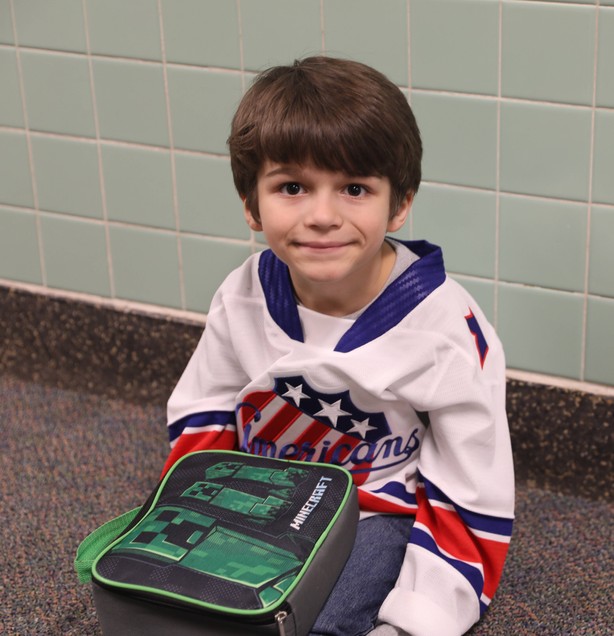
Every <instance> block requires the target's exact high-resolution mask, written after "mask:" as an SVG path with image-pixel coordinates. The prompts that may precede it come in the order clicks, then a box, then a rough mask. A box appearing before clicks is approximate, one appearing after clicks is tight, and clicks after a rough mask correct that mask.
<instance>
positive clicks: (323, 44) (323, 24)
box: [320, 0, 326, 55]
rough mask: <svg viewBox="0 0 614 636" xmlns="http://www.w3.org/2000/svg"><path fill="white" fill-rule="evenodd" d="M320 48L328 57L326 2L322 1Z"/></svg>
mask: <svg viewBox="0 0 614 636" xmlns="http://www.w3.org/2000/svg"><path fill="white" fill-rule="evenodd" d="M320 48H321V50H322V55H326V20H325V19H324V0H320Z"/></svg>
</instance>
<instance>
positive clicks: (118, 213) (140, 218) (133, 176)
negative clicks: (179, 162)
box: [102, 145, 175, 229]
mask: <svg viewBox="0 0 614 636" xmlns="http://www.w3.org/2000/svg"><path fill="white" fill-rule="evenodd" d="M102 165H103V169H104V184H105V191H106V195H107V212H108V215H109V219H111V220H112V221H123V222H125V223H136V224H138V225H147V226H153V227H161V228H168V229H174V228H175V216H174V212H173V192H172V180H171V160H170V154H169V152H168V151H153V150H148V149H145V148H128V147H123V146H108V145H104V146H103V148H102Z"/></svg>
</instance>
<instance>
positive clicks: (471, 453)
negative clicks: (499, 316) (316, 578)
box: [379, 316, 514, 636]
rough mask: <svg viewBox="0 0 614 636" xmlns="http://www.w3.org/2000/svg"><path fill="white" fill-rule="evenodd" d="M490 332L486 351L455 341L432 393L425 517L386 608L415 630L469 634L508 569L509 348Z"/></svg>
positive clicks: (389, 618) (425, 444)
mask: <svg viewBox="0 0 614 636" xmlns="http://www.w3.org/2000/svg"><path fill="white" fill-rule="evenodd" d="M472 319H473V320H475V317H473V316H472ZM470 328H471V326H470ZM488 340H489V343H488V344H489V349H488V351H487V354H486V356H485V357H484V356H483V355H478V356H477V359H476V358H472V354H473V353H475V351H474V352H472V351H471V349H470V348H469V347H468V348H467V349H466V350H460V351H459V350H458V348H457V347H453V346H451V347H450V348H449V349H448V351H447V353H446V354H445V355H442V358H441V359H440V360H439V361H438V365H437V367H438V369H439V371H438V373H439V377H438V378H437V379H436V380H435V381H434V382H433V389H432V393H431V395H430V396H428V397H427V398H426V400H425V405H424V407H425V410H428V413H429V420H430V421H429V425H428V428H427V431H426V434H425V436H424V439H423V441H422V448H421V449H420V456H419V461H418V485H417V489H416V500H417V507H418V509H417V513H416V520H415V523H414V526H413V528H412V531H411V535H410V539H409V544H408V546H407V549H406V555H405V560H404V562H403V565H402V568H401V572H400V575H399V578H398V580H397V583H396V586H395V587H394V588H393V590H392V591H391V592H390V594H389V595H388V597H387V598H386V600H385V601H384V603H383V605H382V607H381V610H380V615H379V618H380V620H382V621H384V622H387V623H390V624H392V625H396V626H398V627H400V628H401V629H403V630H404V631H405V632H407V633H408V634H410V635H411V636H439V635H445V636H460V635H461V634H464V633H465V632H466V631H467V630H468V629H469V628H470V627H471V626H472V625H473V624H474V623H475V622H476V621H478V620H479V618H480V616H481V615H482V614H483V612H484V611H485V610H486V608H487V607H488V604H489V603H490V600H491V598H492V597H493V595H494V593H495V590H496V589H497V586H498V584H499V579H500V577H501V573H502V570H503V565H504V561H505V557H506V554H507V550H508V546H509V541H510V537H511V531H512V523H513V511H514V474H513V463H512V453H511V443H510V437H509V430H508V425H507V417H506V412H505V363H504V359H503V352H502V350H501V346H500V344H499V343H498V340H497V339H496V336H495V335H494V332H491V334H489V337H488ZM477 344H478V347H477V352H478V354H479V353H480V346H479V344H480V343H477ZM483 351H484V348H483V347H482V352H483ZM476 360H477V361H476Z"/></svg>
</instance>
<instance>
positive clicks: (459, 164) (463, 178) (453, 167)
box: [412, 93, 497, 189]
mask: <svg viewBox="0 0 614 636" xmlns="http://www.w3.org/2000/svg"><path fill="white" fill-rule="evenodd" d="M412 107H413V109H414V112H415V115H416V119H417V120H418V125H419V126H420V131H421V133H422V141H423V145H424V161H423V178H424V179H425V180H427V181H439V182H443V183H451V184H456V185H466V186H477V187H481V188H493V189H494V188H495V185H496V175H497V106H496V104H495V102H494V100H492V101H491V100H488V99H480V98H473V97H462V96H453V95H434V94H426V93H414V94H413V101H412Z"/></svg>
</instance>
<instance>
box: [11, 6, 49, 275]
mask: <svg viewBox="0 0 614 636" xmlns="http://www.w3.org/2000/svg"><path fill="white" fill-rule="evenodd" d="M9 11H10V13H11V27H12V29H13V39H14V41H15V44H14V47H13V48H14V50H15V62H16V64H17V76H18V80H19V92H20V93H21V108H22V114H23V124H24V125H23V128H18V129H17V130H19V131H23V132H24V134H25V138H26V147H27V150H28V164H29V168H30V185H31V187H32V201H33V203H34V217H35V226H36V240H37V247H38V259H39V267H40V274H41V280H42V282H43V286H45V287H46V286H47V267H46V261H45V246H44V243H43V228H42V223H41V216H40V203H39V198H38V183H37V181H36V167H35V165H34V152H33V148H32V135H31V132H30V118H29V116H28V107H27V105H26V87H25V82H24V78H23V66H22V64H21V50H22V49H21V47H20V45H19V35H18V33H17V18H16V16H15V5H14V0H9Z"/></svg>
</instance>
